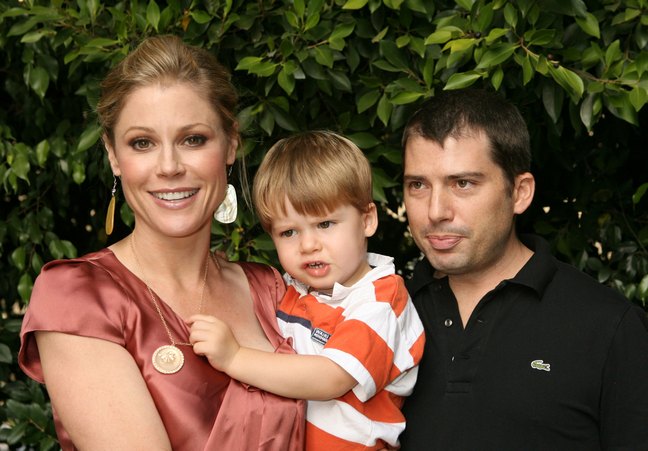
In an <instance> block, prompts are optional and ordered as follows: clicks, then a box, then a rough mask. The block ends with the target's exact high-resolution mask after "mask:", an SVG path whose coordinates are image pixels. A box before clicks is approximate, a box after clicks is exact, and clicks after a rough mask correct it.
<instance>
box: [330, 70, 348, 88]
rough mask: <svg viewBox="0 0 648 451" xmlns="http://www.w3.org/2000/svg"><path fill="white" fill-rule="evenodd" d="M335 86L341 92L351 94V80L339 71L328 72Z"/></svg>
mask: <svg viewBox="0 0 648 451" xmlns="http://www.w3.org/2000/svg"><path fill="white" fill-rule="evenodd" d="M327 72H328V74H329V76H330V79H331V81H332V82H333V85H334V86H335V87H336V88H337V89H338V90H340V91H344V92H351V80H349V77H347V75H346V74H345V73H344V72H342V71H339V70H327Z"/></svg>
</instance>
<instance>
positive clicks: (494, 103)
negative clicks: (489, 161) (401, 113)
mask: <svg viewBox="0 0 648 451" xmlns="http://www.w3.org/2000/svg"><path fill="white" fill-rule="evenodd" d="M478 132H483V133H484V134H485V135H486V137H487V138H488V140H489V141H490V145H491V151H492V152H491V155H492V158H493V161H494V162H495V164H497V165H498V166H499V167H501V168H502V170H503V171H504V174H505V177H506V179H507V180H508V181H509V183H510V184H511V185H513V183H514V181H515V177H516V176H517V175H519V174H522V173H524V172H528V171H529V170H530V167H531V148H530V144H529V131H528V129H527V126H526V123H525V122H524V119H522V115H521V114H520V112H519V111H518V109H517V108H516V107H515V106H514V105H512V104H511V103H509V102H508V101H506V100H504V99H503V98H502V97H500V96H499V95H497V94H495V93H492V92H489V91H485V90H481V89H462V90H456V91H442V92H440V93H438V94H436V95H435V96H434V97H432V98H430V99H428V100H426V101H425V102H424V103H423V105H421V107H420V108H419V109H418V111H416V113H414V115H413V116H412V117H411V118H410V120H409V121H408V123H407V125H406V126H405V131H404V133H403V141H402V145H403V149H405V146H406V145H407V141H408V140H409V139H410V138H411V137H413V136H420V137H422V138H424V139H427V140H430V141H434V142H436V143H438V144H441V145H443V143H444V142H445V140H446V139H447V138H448V137H452V138H455V139H459V138H462V137H467V136H474V135H475V134H476V133H478Z"/></svg>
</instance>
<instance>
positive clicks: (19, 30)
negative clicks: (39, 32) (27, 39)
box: [7, 17, 39, 37]
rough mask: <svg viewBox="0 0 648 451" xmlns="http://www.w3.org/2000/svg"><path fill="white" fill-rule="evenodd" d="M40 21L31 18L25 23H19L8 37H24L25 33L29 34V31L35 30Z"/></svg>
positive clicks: (11, 29)
mask: <svg viewBox="0 0 648 451" xmlns="http://www.w3.org/2000/svg"><path fill="white" fill-rule="evenodd" d="M38 22H39V21H38V19H36V18H34V17H31V18H29V19H27V20H25V21H23V22H19V23H17V24H14V25H13V26H12V27H11V28H10V29H9V32H8V33H7V37H10V36H22V35H24V34H25V33H27V32H28V31H29V30H31V29H32V28H34V27H35V26H36V24H37V23H38Z"/></svg>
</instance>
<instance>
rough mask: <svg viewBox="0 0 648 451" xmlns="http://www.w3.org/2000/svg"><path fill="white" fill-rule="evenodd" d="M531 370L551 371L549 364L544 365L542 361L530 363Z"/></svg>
mask: <svg viewBox="0 0 648 451" xmlns="http://www.w3.org/2000/svg"><path fill="white" fill-rule="evenodd" d="M531 368H533V369H534V370H542V371H551V364H549V363H544V361H543V360H534V361H533V362H531Z"/></svg>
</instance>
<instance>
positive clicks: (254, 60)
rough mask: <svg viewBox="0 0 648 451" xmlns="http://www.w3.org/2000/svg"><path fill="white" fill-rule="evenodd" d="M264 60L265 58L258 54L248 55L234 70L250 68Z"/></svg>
mask: <svg viewBox="0 0 648 451" xmlns="http://www.w3.org/2000/svg"><path fill="white" fill-rule="evenodd" d="M262 61H263V58H260V57H258V56H246V57H245V58H242V59H241V60H240V61H239V62H238V64H237V65H236V67H235V68H234V70H250V68H252V67H254V66H256V65H257V64H259V63H261V62H262Z"/></svg>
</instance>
